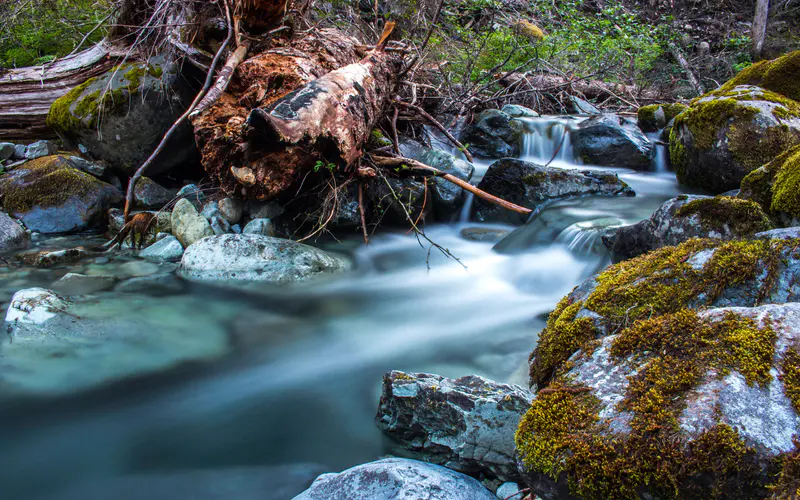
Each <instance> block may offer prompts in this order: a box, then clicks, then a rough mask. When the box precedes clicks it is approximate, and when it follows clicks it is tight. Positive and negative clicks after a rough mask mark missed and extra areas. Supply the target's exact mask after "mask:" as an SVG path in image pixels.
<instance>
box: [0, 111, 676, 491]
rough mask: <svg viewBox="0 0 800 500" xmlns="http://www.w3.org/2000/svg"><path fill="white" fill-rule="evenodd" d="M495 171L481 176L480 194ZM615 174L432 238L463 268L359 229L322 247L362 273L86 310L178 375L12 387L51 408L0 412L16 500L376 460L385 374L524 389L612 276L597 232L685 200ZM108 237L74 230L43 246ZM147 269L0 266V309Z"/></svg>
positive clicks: (95, 367) (544, 136)
mask: <svg viewBox="0 0 800 500" xmlns="http://www.w3.org/2000/svg"><path fill="white" fill-rule="evenodd" d="M526 120H527V133H526V136H525V142H524V147H523V154H522V156H521V157H522V159H524V160H530V161H535V162H537V163H542V164H543V163H546V162H547V161H548V160H550V159H551V158H553V157H554V156H555V159H554V161H553V163H552V165H553V166H558V167H561V168H599V167H591V166H586V165H578V164H576V162H575V160H574V158H573V156H574V155H572V151H571V147H570V145H569V144H568V140H567V141H562V139H561V134H563V130H566V129H567V128H568V127H572V126H574V125H575V123H576V120H570V119H565V118H546V117H543V118H534V119H526ZM560 142H563V143H562V144H560V145H559V143H560ZM661 153H662V155H661V156H662V157H663V151H662V152H661ZM488 165H489V162H480V161H479V162H477V163H476V178H474V179H473V183H475V182H477V180H479V178H480V176H481V175H482V174H483V173H484V172H485V171H486V168H487V167H488ZM603 169H604V170H614V171H616V172H617V173H618V174H619V175H620V177H621V178H622V179H623V180H625V181H626V182H627V183H628V184H630V186H631V187H632V188H633V190H634V191H635V192H636V196H635V197H613V198H604V197H585V198H575V199H568V200H563V201H558V202H554V203H551V204H549V205H546V206H544V207H542V208H541V209H540V210H539V211H538V212H537V213H536V214H535V216H534V217H533V218H532V219H531V220H530V221H529V222H528V223H527V224H526V225H524V226H522V227H517V228H515V227H510V226H503V225H486V224H477V223H472V222H468V221H467V220H466V217H462V220H461V221H460V222H454V223H451V224H440V225H433V226H428V227H427V228H426V234H427V235H428V237H430V238H431V239H432V240H433V241H435V242H436V243H438V244H439V245H441V246H442V247H445V248H447V249H448V250H449V251H450V252H451V253H452V254H453V255H454V256H456V257H457V258H458V261H456V260H455V259H453V258H449V257H447V256H445V255H443V254H442V253H440V252H439V251H438V250H436V249H435V248H434V249H429V248H428V247H429V245H428V244H427V243H426V242H425V241H424V240H423V241H422V244H420V242H419V241H418V240H417V238H415V237H414V235H413V234H406V233H404V232H386V231H384V232H382V233H379V234H377V235H376V236H375V237H374V239H373V240H372V241H371V243H370V245H369V246H366V247H365V246H363V244H360V243H359V240H358V239H357V238H358V235H357V234H355V235H354V236H353V239H352V240H346V241H344V242H342V243H340V244H335V245H333V246H330V245H328V246H326V249H328V250H336V251H339V252H347V253H349V254H350V255H351V257H352V259H353V261H354V262H355V265H354V267H353V269H352V270H351V271H349V272H347V273H345V274H340V275H336V276H333V277H330V278H327V279H325V280H320V281H314V282H311V283H304V284H299V285H293V286H288V287H286V286H284V287H277V286H262V287H259V288H257V289H248V290H247V291H242V290H230V289H220V288H215V287H211V286H202V285H197V284H183V285H181V288H180V289H178V290H175V289H167V290H159V289H154V290H152V291H151V293H148V290H140V291H139V292H138V293H123V292H120V291H113V290H111V291H103V292H96V293H92V294H87V295H85V296H83V297H82V298H80V299H77V298H76V299H75V300H76V302H77V303H78V305H79V307H80V310H81V311H82V312H81V315H80V316H81V318H82V319H85V318H98V321H99V320H100V319H99V318H102V319H103V321H106V322H112V323H113V324H115V325H119V327H120V328H127V327H129V326H136V327H138V328H147V329H157V330H158V331H159V332H163V336H161V339H160V342H162V343H159V344H153V345H149V344H148V345H136V346H135V349H136V350H138V351H137V352H138V355H139V356H151V359H152V360H153V363H155V364H156V365H158V366H162V365H163V366H169V367H171V368H172V369H171V370H169V371H168V372H166V373H165V374H162V375H159V374H158V373H156V374H150V375H144V376H141V377H137V378H134V379H132V380H131V379H130V378H126V379H125V380H122V377H120V379H119V380H116V381H115V382H114V383H113V384H112V385H110V386H108V387H106V388H101V389H96V388H95V389H92V390H87V389H88V388H89V387H90V386H92V383H93V381H94V380H95V378H96V377H105V378H109V379H112V380H113V379H114V372H115V370H123V369H124V365H125V362H126V360H125V359H124V356H123V357H122V358H115V356H117V355H119V353H115V352H114V351H113V350H110V351H109V352H108V356H107V358H106V362H105V363H93V362H90V361H79V360H75V359H59V360H56V362H54V363H53V369H52V370H49V371H42V370H37V369H36V367H31V371H30V373H29V372H27V371H25V370H24V369H20V370H19V373H17V374H13V375H12V376H11V379H10V380H11V382H13V384H21V386H24V387H26V388H32V389H33V390H35V391H37V394H38V396H37V397H25V398H5V399H2V400H0V423H2V424H3V425H2V426H0V442H1V443H3V453H2V458H0V490H2V491H5V492H8V494H9V495H10V496H9V497H5V496H4V498H17V497H19V498H24V497H30V495H33V494H34V493H37V494H42V495H48V494H50V495H52V494H53V492H54V491H66V490H68V489H69V488H71V487H74V486H75V485H79V484H83V483H87V482H91V481H95V480H99V479H107V478H112V477H116V476H124V475H130V474H136V473H144V472H152V471H164V470H184V469H199V468H224V467H235V466H253V465H269V466H286V465H291V464H301V463H302V464H308V463H314V464H320V467H321V468H322V469H323V470H330V471H338V470H342V469H344V468H347V467H349V466H352V465H355V464H358V463H363V462H368V461H371V460H374V459H376V458H378V457H380V456H381V455H382V454H384V453H387V452H388V451H390V449H391V448H390V444H389V443H387V442H385V440H384V439H383V438H382V435H381V433H380V432H379V430H378V429H377V428H376V426H375V424H374V416H375V411H376V408H377V403H378V398H379V394H380V385H381V377H382V375H383V373H385V372H386V371H388V370H392V369H397V370H403V371H421V372H428V373H437V374H441V375H444V376H447V377H460V376H464V375H468V374H478V375H481V376H485V377H487V378H490V379H492V380H496V381H500V382H510V383H516V384H520V385H523V386H526V385H527V359H528V355H529V354H530V351H531V350H532V349H533V347H534V346H535V341H536V335H537V332H539V331H540V330H541V328H542V327H543V326H544V322H545V319H546V315H547V313H548V312H549V311H551V310H552V309H553V307H554V306H555V304H556V303H557V302H558V300H559V299H561V297H563V296H564V295H565V294H567V293H568V292H569V291H570V290H571V289H572V288H573V287H574V286H576V285H577V284H579V283H580V282H581V281H582V280H583V279H585V278H586V277H588V276H590V275H591V274H592V273H594V272H596V271H598V270H599V269H602V268H603V267H604V266H605V265H607V264H608V263H609V257H608V255H607V252H606V250H605V248H604V247H603V245H602V242H601V241H600V235H601V233H602V230H603V229H605V228H607V227H612V226H619V225H623V224H631V223H634V222H636V221H639V220H641V219H644V218H646V217H648V216H649V215H650V214H651V213H652V212H653V211H654V210H655V209H656V208H657V207H658V206H659V205H660V204H661V203H662V202H663V201H665V200H667V199H668V198H671V197H673V196H675V195H677V194H679V192H680V191H679V189H678V186H677V183H676V180H675V176H674V174H672V173H669V172H667V171H665V169H664V168H662V167H659V168H657V169H656V168H654V171H653V172H634V171H630V170H622V169H608V168H603ZM466 213H467V211H465V214H466ZM101 241H103V240H102V238H100V237H99V236H90V237H87V236H85V235H78V236H68V237H58V238H49V239H45V238H42V239H38V240H35V241H34V245H35V246H40V247H42V248H66V247H70V246H74V245H76V244H83V245H90V244H95V243H98V242H101ZM143 264H144V263H143V261H139V260H136V259H134V258H133V257H132V256H130V255H126V254H122V255H120V256H114V257H99V258H97V259H95V261H89V262H87V261H81V262H80V263H79V264H77V265H74V266H73V265H68V266H64V267H60V268H53V269H47V270H40V269H29V268H12V269H8V268H2V267H0V304H2V306H3V308H5V307H7V305H8V301H9V300H10V297H11V295H13V293H14V292H15V291H17V290H19V289H21V288H28V287H34V286H41V287H44V288H49V287H50V286H51V285H52V283H53V282H54V281H56V280H58V279H59V278H60V277H62V276H63V275H65V274H66V273H68V272H81V273H89V274H91V273H92V272H96V273H103V274H109V273H110V274H114V273H131V272H141V273H145V272H149V271H146V270H144V269H138V268H137V266H138V267H139V268H141V266H142V265H143ZM126 266H127V267H126ZM132 269H133V270H132ZM137 269H138V270H137ZM151 271H152V272H155V271H153V270H151ZM158 272H169V269H168V268H164V269H160V270H158ZM189 335H190V336H192V338H193V339H194V340H195V341H196V344H195V345H193V347H192V348H194V349H197V352H201V353H202V356H200V358H201V360H202V362H196V360H195V362H188V363H181V362H180V360H173V359H171V358H169V352H168V351H169V349H170V348H171V346H173V345H174V344H173V342H175V340H174V339H175V338H185V337H186V336H189ZM120 356H121V355H120ZM162 358H163V359H162ZM115 359H119V361H115ZM33 362H34V361H32V363H33ZM131 363H132V366H134V365H135V363H134V362H133V361H131ZM158 363H161V364H158ZM2 383H3V384H4V385H5V384H8V383H10V382H9V381H8V380H4V381H3V382H2ZM47 498H50V496H47ZM53 498H58V496H55V497H53Z"/></svg>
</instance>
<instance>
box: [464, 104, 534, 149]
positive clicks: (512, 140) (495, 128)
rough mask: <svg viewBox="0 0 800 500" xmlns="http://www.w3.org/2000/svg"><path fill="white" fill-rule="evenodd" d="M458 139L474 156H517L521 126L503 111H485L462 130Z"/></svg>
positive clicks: (520, 144)
mask: <svg viewBox="0 0 800 500" xmlns="http://www.w3.org/2000/svg"><path fill="white" fill-rule="evenodd" d="M460 139H461V143H462V144H465V145H466V146H467V149H469V150H470V152H471V153H473V154H475V155H476V156H481V157H484V158H503V157H506V156H517V155H518V154H519V152H520V148H521V146H522V124H521V123H520V122H519V121H517V120H514V119H513V118H511V116H509V115H508V114H507V113H504V112H503V111H500V110H497V109H487V110H486V111H484V112H482V113H481V114H479V115H478V116H477V117H476V118H475V122H473V123H471V124H470V125H467V126H466V127H465V128H464V130H463V131H462V132H461V137H460Z"/></svg>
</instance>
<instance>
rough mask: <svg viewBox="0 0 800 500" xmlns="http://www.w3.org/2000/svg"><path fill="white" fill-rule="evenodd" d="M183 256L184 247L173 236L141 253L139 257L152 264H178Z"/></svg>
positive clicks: (163, 239) (164, 238)
mask: <svg viewBox="0 0 800 500" xmlns="http://www.w3.org/2000/svg"><path fill="white" fill-rule="evenodd" d="M181 256H183V245H181V242H180V241H178V238H176V237H175V236H173V235H171V234H170V235H167V236H165V237H163V238H161V239H160V240H157V241H156V242H155V243H153V244H152V245H150V246H149V247H147V248H145V249H144V250H142V251H141V252H139V257H141V258H143V259H146V260H149V261H152V262H177V261H179V260H181Z"/></svg>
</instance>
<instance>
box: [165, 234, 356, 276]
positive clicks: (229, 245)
mask: <svg viewBox="0 0 800 500" xmlns="http://www.w3.org/2000/svg"><path fill="white" fill-rule="evenodd" d="M348 267H349V263H348V262H347V261H346V260H345V259H344V258H342V257H339V256H336V255H333V254H330V253H328V252H324V251H322V250H320V249H318V248H314V247H312V246H309V245H304V244H302V243H297V242H295V241H291V240H286V239H282V238H273V237H270V236H263V235H259V234H222V235H217V236H211V237H209V238H204V239H202V240H200V241H198V242H197V243H195V244H194V245H191V246H189V247H188V248H187V249H186V251H185V252H184V254H183V258H182V259H181V266H180V268H179V270H178V274H179V275H180V276H181V277H183V278H185V279H188V280H193V281H202V282H210V283H218V284H222V285H224V284H231V285H241V284H243V283H248V282H269V283H294V282H298V281H303V280H307V279H310V278H314V277H318V276H322V275H325V274H331V273H338V272H342V271H344V270H346V269H347V268H348Z"/></svg>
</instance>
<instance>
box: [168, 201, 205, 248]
mask: <svg viewBox="0 0 800 500" xmlns="http://www.w3.org/2000/svg"><path fill="white" fill-rule="evenodd" d="M170 225H171V228H172V234H174V235H175V236H176V237H177V238H178V241H180V242H181V245H183V247H184V248H186V247H188V246H190V245H191V244H192V243H194V242H196V241H199V240H201V239H203V238H205V237H206V236H212V235H213V234H214V230H213V229H211V225H210V224H209V223H208V220H206V218H205V217H203V216H202V215H201V214H200V213H199V212H198V211H197V209H195V207H194V205H192V202H190V201H189V200H187V199H185V198H181V199H180V200H178V203H176V204H175V208H173V209H172V216H171V217H170Z"/></svg>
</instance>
